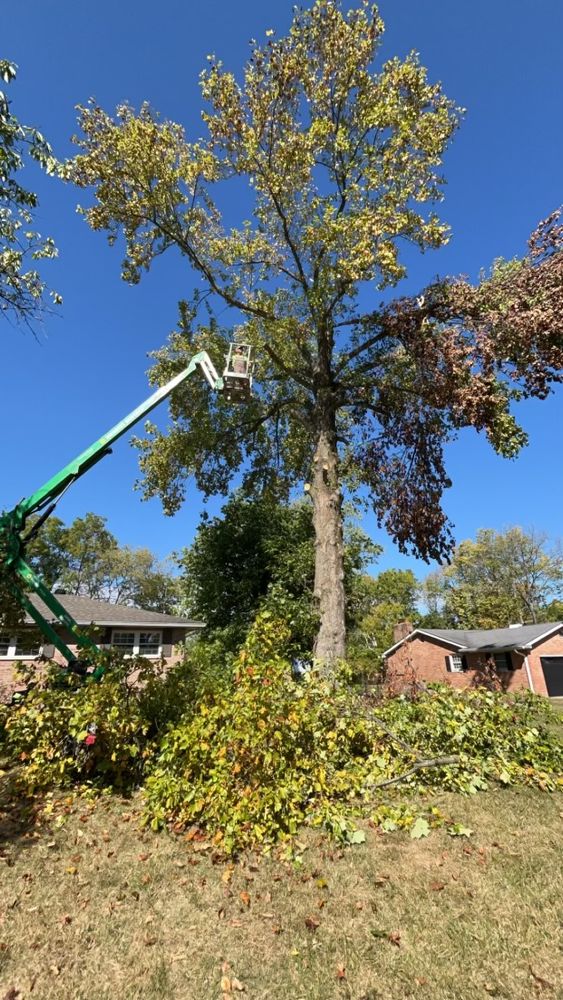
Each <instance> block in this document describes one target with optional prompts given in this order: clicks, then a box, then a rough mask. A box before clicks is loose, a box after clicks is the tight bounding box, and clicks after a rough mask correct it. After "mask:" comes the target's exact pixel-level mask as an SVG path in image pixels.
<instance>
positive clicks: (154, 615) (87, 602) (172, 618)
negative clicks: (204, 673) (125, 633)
mask: <svg viewBox="0 0 563 1000" xmlns="http://www.w3.org/2000/svg"><path fill="white" fill-rule="evenodd" d="M28 597H29V600H30V601H31V602H32V604H34V605H35V607H36V608H37V610H38V611H40V612H41V614H42V615H43V617H44V618H45V619H46V621H48V622H55V621H56V620H57V619H56V618H55V616H54V615H53V613H52V612H51V611H50V609H49V608H48V607H47V605H46V604H44V603H43V601H42V600H40V598H39V597H37V595H36V594H28ZM56 597H57V600H58V601H59V602H60V603H61V604H62V606H63V608H65V610H66V611H68V613H69V615H72V617H73V618H74V620H75V622H76V623H77V625H92V624H95V625H137V626H142V625H148V626H151V627H153V628H154V627H155V626H157V625H160V626H163V625H169V626H170V627H174V628H186V629H190V630H191V631H199V630H200V629H202V628H205V622H200V621H194V620H193V619H191V618H185V617H182V616H179V615H163V614H160V612H158V611H143V610H142V609H141V608H132V607H128V606H127V605H125V604H110V603H109V601H96V600H94V599H93V598H91V597H80V596H78V595H76V594H57V595H56ZM25 623H26V625H32V624H33V619H32V618H31V616H30V615H29V614H26V616H25Z"/></svg>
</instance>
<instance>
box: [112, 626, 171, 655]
mask: <svg viewBox="0 0 563 1000" xmlns="http://www.w3.org/2000/svg"><path fill="white" fill-rule="evenodd" d="M111 644H112V646H113V648H114V649H119V650H121V652H122V653H124V654H125V655H126V656H160V652H161V647H162V632H137V631H134V632H133V631H131V632H124V631H121V630H117V629H114V630H113V633H112V637H111Z"/></svg>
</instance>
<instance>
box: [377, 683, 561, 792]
mask: <svg viewBox="0 0 563 1000" xmlns="http://www.w3.org/2000/svg"><path fill="white" fill-rule="evenodd" d="M378 714H379V716H380V718H381V719H382V720H385V721H386V723H387V724H388V726H389V727H390V728H391V729H392V730H393V732H394V733H396V734H397V736H399V737H402V738H403V739H405V740H408V741H409V743H410V744H411V745H413V746H416V747H417V749H418V751H419V753H420V754H421V755H422V756H425V757H435V756H438V755H455V756H457V757H458V763H457V764H456V765H455V767H447V768H440V769H439V770H433V771H428V772H427V773H426V774H425V776H424V784H425V785H426V786H434V787H436V786H437V787H440V788H448V789H452V790H455V791H469V792H472V791H476V790H477V788H482V787H485V786H486V783H487V780H497V781H500V782H501V783H503V784H510V783H513V782H520V783H527V784H536V785H539V786H540V787H542V788H548V789H550V790H552V789H554V788H555V787H556V786H558V785H561V784H562V781H561V774H562V772H563V744H562V742H561V740H560V739H559V737H558V736H557V735H556V734H555V733H554V732H553V731H552V729H551V728H550V725H549V724H550V723H555V722H556V721H557V716H556V714H555V713H554V712H553V709H552V708H551V706H550V705H549V702H548V701H547V700H546V699H545V698H540V697H538V696H537V695H533V694H530V693H529V692H526V693H524V694H520V695H512V696H510V695H506V694H503V693H501V692H493V691H489V690H486V689H485V688H470V689H464V690H461V691H456V690H455V689H453V688H450V687H446V686H445V685H440V684H436V685H432V686H431V687H430V689H429V690H428V691H427V692H426V693H425V694H421V695H419V696H418V697H416V698H412V699H408V698H405V697H398V698H391V699H389V700H388V701H387V702H384V703H383V705H382V706H381V707H380V709H379V712H378Z"/></svg>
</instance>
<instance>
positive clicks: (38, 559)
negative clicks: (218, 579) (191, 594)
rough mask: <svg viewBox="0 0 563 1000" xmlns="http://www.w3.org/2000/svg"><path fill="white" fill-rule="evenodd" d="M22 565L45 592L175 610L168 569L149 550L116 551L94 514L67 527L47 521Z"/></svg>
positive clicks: (103, 524) (175, 590) (174, 592)
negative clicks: (40, 581)
mask: <svg viewBox="0 0 563 1000" xmlns="http://www.w3.org/2000/svg"><path fill="white" fill-rule="evenodd" d="M33 523H34V521H33V519H31V520H30V527H32V526H33ZM27 559H28V561H29V563H30V565H31V566H32V567H33V568H34V569H35V570H36V572H37V573H39V575H40V576H41V578H42V579H43V581H44V582H45V583H46V584H47V586H48V587H50V588H54V587H55V586H58V587H59V588H60V589H61V590H63V591H65V592H66V593H69V594H81V595H83V596H85V597H93V598H96V599H98V600H105V601H110V602H111V603H112V604H133V605H136V606H137V607H140V608H143V609H144V610H145V611H161V612H164V613H166V612H173V611H174V610H175V608H176V607H177V604H178V599H179V589H178V579H177V576H175V575H173V574H172V572H171V570H170V568H169V567H168V565H167V564H166V563H160V562H159V561H158V560H157V559H156V557H155V555H154V553H152V552H151V551H150V550H149V549H146V548H138V549H134V548H130V547H129V546H128V545H120V544H119V542H118V540H117V538H116V537H115V535H113V534H112V532H111V531H110V530H109V529H108V527H107V525H106V519H105V518H104V517H100V515H99V514H92V513H88V514H85V516H84V517H77V518H76V519H75V520H74V521H72V522H71V524H69V525H68V526H66V525H65V524H64V523H63V521H61V520H60V518H58V517H51V518H49V520H48V521H47V522H46V524H45V525H44V526H43V528H42V529H41V532H40V533H39V534H38V535H37V536H36V537H35V538H34V539H33V540H32V541H31V542H30V544H29V546H28V548H27Z"/></svg>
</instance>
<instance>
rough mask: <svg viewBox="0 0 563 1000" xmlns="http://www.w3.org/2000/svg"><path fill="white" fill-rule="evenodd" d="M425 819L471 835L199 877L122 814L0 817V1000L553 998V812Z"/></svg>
mask: <svg viewBox="0 0 563 1000" xmlns="http://www.w3.org/2000/svg"><path fill="white" fill-rule="evenodd" d="M437 804H438V805H439V806H440V808H441V809H442V810H444V811H446V812H447V811H450V812H452V814H455V818H456V820H461V821H462V822H464V823H466V824H467V825H468V826H470V827H472V828H473V829H474V830H475V834H474V836H473V837H472V838H471V839H470V840H467V839H465V838H455V839H452V838H450V837H448V836H447V835H446V834H445V832H443V831H438V832H436V833H434V834H433V835H432V836H431V837H430V838H428V839H426V840H421V841H413V840H411V839H410V838H409V837H408V836H407V835H405V834H391V835H382V834H380V833H378V832H377V831H375V830H373V829H370V828H366V831H367V843H366V844H365V845H363V846H360V847H354V848H350V849H347V850H344V851H342V850H339V849H338V848H334V846H333V845H331V844H329V843H327V842H326V841H325V840H323V839H322V838H320V837H319V836H315V835H314V834H312V833H310V832H308V833H307V834H306V835H305V837H304V841H305V843H304V845H303V846H304V850H303V852H302V862H301V864H300V865H297V866H295V865H293V864H289V863H284V862H282V861H279V860H274V859H257V858H254V857H250V856H248V857H246V858H245V859H244V860H242V861H240V862H238V863H236V864H224V863H214V860H213V858H212V857H211V856H210V851H209V850H200V851H198V850H197V849H194V847H193V845H190V844H189V843H187V842H186V839H185V838H178V839H176V838H173V837H170V836H167V835H155V834H152V833H149V832H147V831H143V830H141V829H140V828H139V825H138V809H139V803H138V801H137V800H136V799H133V800H131V801H126V800H115V799H111V798H107V799H101V800H99V801H98V802H97V803H95V804H90V803H88V802H86V801H78V802H75V803H73V804H72V805H71V804H70V803H69V804H68V805H67V809H68V814H67V815H65V817H64V818H65V823H64V825H63V826H61V827H60V828H59V829H56V827H55V825H54V823H51V824H50V825H48V826H46V825H43V826H40V827H37V826H35V825H34V814H33V810H31V811H28V812H27V813H25V811H24V813H23V814H21V815H20V816H19V818H18V817H17V816H14V815H13V814H12V815H11V816H10V817H8V818H9V822H6V816H4V824H3V826H2V827H0V828H1V829H2V830H3V832H4V836H5V837H6V839H5V841H4V843H3V844H2V850H1V852H0V853H1V856H2V860H1V861H0V984H1V988H0V998H2V1000H3V998H4V996H5V995H6V994H8V995H9V990H10V989H11V988H13V989H15V990H18V991H19V994H17V996H18V997H19V998H21V1000H27V998H30V1000H55V998H56V1000H61V998H66V997H69V998H73V1000H104V998H110V997H111V998H112V1000H134V998H135V1000H137V998H139V1000H140V998H143V1000H168V998H170V1000H208V998H209V1000H215V998H218V1000H220V998H221V997H222V996H226V997H230V998H232V997H235V996H237V995H239V996H241V997H247V998H248V1000H299V998H300V997H303V998H304V1000H305V998H306V1000H332V998H339V1000H401V998H403V997H405V998H406V997H417V998H418V997H420V998H424V1000H426V998H427V1000H473V998H481V997H482V998H486V997H489V996H497V997H505V998H510V1000H524V998H526V1000H528V998H530V997H535V996H538V997H539V996H542V997H547V998H549V997H560V996H563V962H562V959H561V953H560V951H559V950H558V944H559V939H558V935H559V933H560V926H561V916H562V914H561V899H562V898H563V864H562V862H563V845H562V841H561V825H562V824H561V810H562V808H563V803H562V799H561V797H560V796H556V795H554V796H550V795H546V794H541V793H539V792H537V791H534V790H530V789H518V790H516V789H510V790H507V791H498V792H491V793H488V794H482V795H479V796H475V797H473V798H465V799H462V798H459V797H456V796H452V795H448V796H441V797H440V798H439V800H437ZM196 847H197V845H196ZM12 995H13V996H14V994H12Z"/></svg>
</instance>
